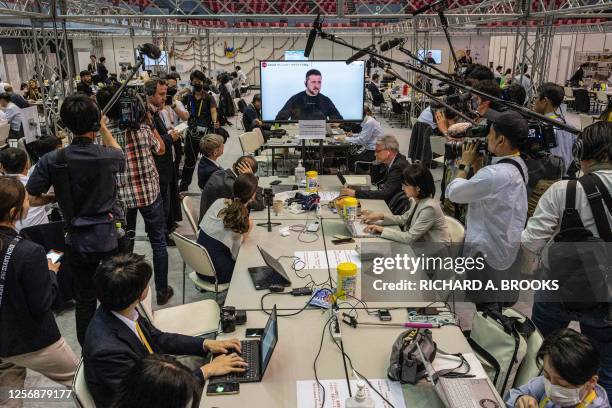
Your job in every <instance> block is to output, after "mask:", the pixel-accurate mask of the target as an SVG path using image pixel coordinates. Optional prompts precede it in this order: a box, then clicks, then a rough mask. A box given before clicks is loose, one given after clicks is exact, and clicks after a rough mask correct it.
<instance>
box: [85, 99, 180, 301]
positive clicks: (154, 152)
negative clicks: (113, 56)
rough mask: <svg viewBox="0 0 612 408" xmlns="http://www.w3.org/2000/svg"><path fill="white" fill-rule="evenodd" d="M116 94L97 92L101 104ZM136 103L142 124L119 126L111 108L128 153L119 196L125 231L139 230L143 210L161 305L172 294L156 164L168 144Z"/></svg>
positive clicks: (117, 115) (115, 111) (119, 180)
mask: <svg viewBox="0 0 612 408" xmlns="http://www.w3.org/2000/svg"><path fill="white" fill-rule="evenodd" d="M114 93H115V89H114V88H102V89H100V92H98V94H97V95H96V98H97V100H98V103H99V104H100V106H105V105H106V104H107V103H108V101H109V100H110V99H111V98H112V97H113V94H114ZM133 103H138V104H141V105H142V106H141V108H140V109H139V111H140V112H141V117H140V118H139V123H140V127H139V129H137V130H134V129H122V128H120V127H119V118H120V115H121V111H120V106H119V104H115V105H114V106H113V107H112V108H111V109H110V110H109V111H108V117H109V118H110V120H111V122H110V125H111V131H112V132H113V135H115V137H116V138H117V141H118V142H119V145H120V146H121V148H122V149H123V151H124V152H125V161H126V169H125V172H122V173H120V174H118V175H117V185H118V187H119V195H120V197H121V199H122V200H123V201H124V202H125V206H126V208H127V214H126V223H127V225H126V230H127V231H129V232H130V233H133V231H135V230H136V216H137V213H138V212H140V215H141V216H142V219H143V220H144V223H145V230H146V231H147V236H148V237H149V243H150V244H151V249H152V251H153V269H154V272H155V289H156V290H157V302H158V304H160V305H162V304H165V303H166V302H167V300H168V299H169V298H170V297H171V296H172V293H173V291H172V288H170V287H169V286H168V252H167V249H166V240H165V232H166V231H165V222H164V221H165V219H164V210H163V201H162V197H161V193H160V183H159V177H160V176H159V173H158V170H157V167H156V166H155V158H154V157H156V156H161V155H163V154H164V153H165V150H166V145H165V143H164V141H163V139H162V138H161V136H160V135H159V134H158V133H157V132H154V131H153V130H152V129H151V126H150V125H149V124H148V123H147V118H146V108H145V106H144V103H143V101H142V100H140V99H136V100H134V102H133ZM133 248H134V236H130V251H131V250H133Z"/></svg>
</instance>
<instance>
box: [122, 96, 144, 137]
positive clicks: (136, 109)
mask: <svg viewBox="0 0 612 408" xmlns="http://www.w3.org/2000/svg"><path fill="white" fill-rule="evenodd" d="M117 103H118V104H119V112H120V117H119V127H120V128H121V129H131V130H138V129H140V125H141V123H142V121H143V119H144V117H145V115H146V114H147V106H146V104H145V103H144V99H143V98H142V97H141V96H140V95H139V94H138V91H137V90H135V89H128V90H126V91H125V92H124V93H123V95H122V96H121V97H120V98H119V101H118V102H117Z"/></svg>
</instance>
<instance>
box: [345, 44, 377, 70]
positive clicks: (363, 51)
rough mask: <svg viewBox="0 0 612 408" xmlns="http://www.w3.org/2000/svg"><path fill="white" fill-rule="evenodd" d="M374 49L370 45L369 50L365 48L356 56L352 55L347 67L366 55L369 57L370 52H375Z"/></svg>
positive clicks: (347, 61)
mask: <svg viewBox="0 0 612 408" xmlns="http://www.w3.org/2000/svg"><path fill="white" fill-rule="evenodd" d="M372 48H374V47H373V46H372V45H370V46H369V47H367V48H363V49H361V50H359V51H357V52H356V53H355V54H353V55H351V56H350V57H349V59H347V60H346V65H350V64H351V63H353V62H355V61H357V60H358V59H359V58H361V57H363V56H364V55H367V54H368V52H369V51H373V50H372Z"/></svg>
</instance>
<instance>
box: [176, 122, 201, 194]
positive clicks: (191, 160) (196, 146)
mask: <svg viewBox="0 0 612 408" xmlns="http://www.w3.org/2000/svg"><path fill="white" fill-rule="evenodd" d="M194 133H195V132H194ZM200 140H201V137H198V136H197V133H195V134H192V133H191V131H187V137H186V138H185V150H184V153H185V163H184V164H183V172H182V173H181V183H180V185H179V191H187V190H189V185H190V184H191V180H192V178H193V171H194V170H195V167H196V163H197V161H198V156H199V155H200Z"/></svg>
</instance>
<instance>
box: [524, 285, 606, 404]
mask: <svg viewBox="0 0 612 408" xmlns="http://www.w3.org/2000/svg"><path fill="white" fill-rule="evenodd" d="M537 298H538V297H537V294H536V302H535V303H534V304H533V310H532V316H531V319H532V320H533V322H534V323H535V325H536V326H537V327H538V329H539V330H540V332H541V333H542V335H543V336H544V337H546V336H548V335H549V334H551V333H552V332H554V331H555V330H559V329H564V328H566V327H567V326H568V325H569V324H570V322H572V321H577V322H579V323H580V332H581V333H582V334H584V335H585V336H588V337H590V338H591V340H593V341H595V343H596V344H597V348H598V349H599V353H600V355H601V367H600V369H599V384H601V386H602V387H604V388H605V389H606V392H607V393H608V398H611V397H612V326H609V325H608V323H606V321H605V319H606V317H607V315H608V310H607V309H606V308H605V307H604V308H598V309H595V310H593V311H589V312H586V313H584V312H570V311H567V310H565V309H564V308H563V307H562V306H561V305H560V304H559V303H549V302H547V303H543V302H537Z"/></svg>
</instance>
